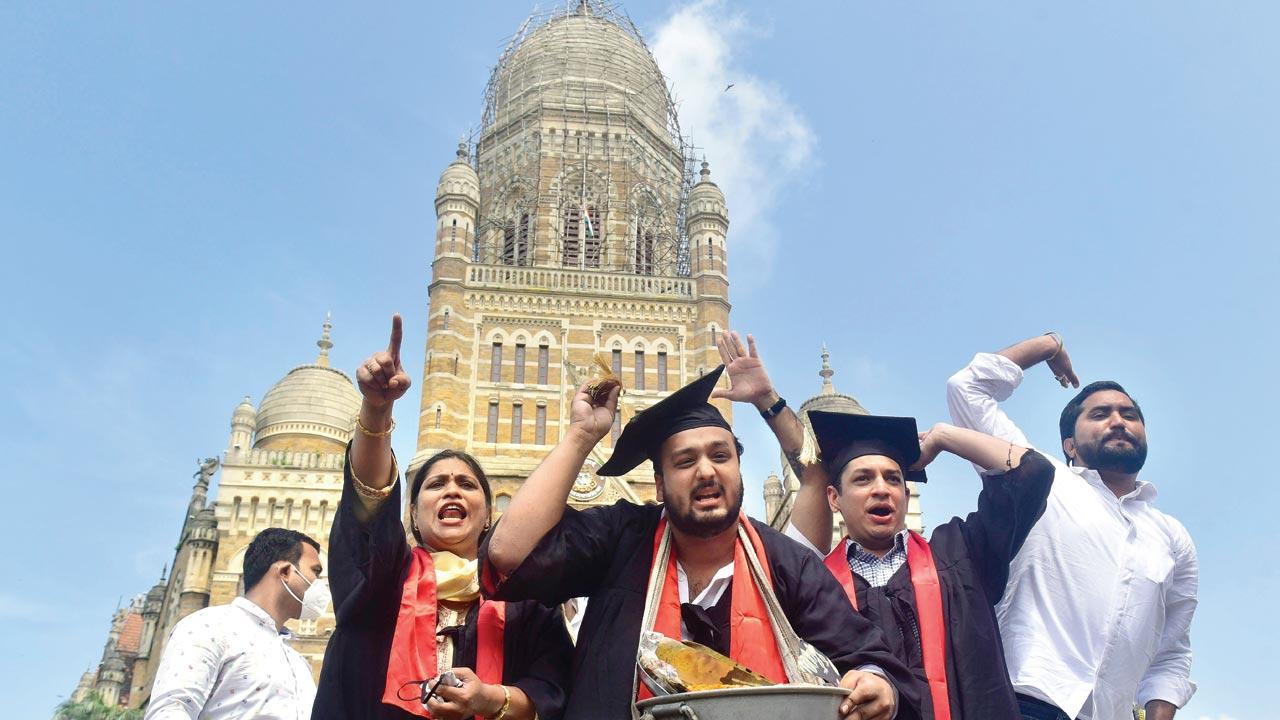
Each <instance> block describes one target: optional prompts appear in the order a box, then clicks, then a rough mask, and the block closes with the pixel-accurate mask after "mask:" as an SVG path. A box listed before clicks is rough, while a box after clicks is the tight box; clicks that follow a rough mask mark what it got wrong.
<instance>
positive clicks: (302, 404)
mask: <svg viewBox="0 0 1280 720" xmlns="http://www.w3.org/2000/svg"><path fill="white" fill-rule="evenodd" d="M359 410H360V393H358V392H357V391H356V389H355V386H354V385H352V384H351V378H349V377H347V374H346V373H344V372H342V371H341V370H335V369H334V368H330V367H323V366H320V365H302V366H300V367H296V368H294V369H292V370H290V371H289V374H288V375H285V376H284V379H283V380H281V381H280V382H278V383H276V384H275V387H272V388H271V389H270V390H268V391H267V394H266V395H264V396H263V397H262V404H261V405H260V406H259V407H258V417H257V426H256V428H255V435H254V438H255V441H254V447H256V448H262V449H268V450H300V451H316V452H341V451H342V448H343V447H344V446H345V445H346V444H347V441H348V440H350V439H351V426H352V418H354V417H355V416H356V413H357V412H359Z"/></svg>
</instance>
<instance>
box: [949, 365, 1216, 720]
mask: <svg viewBox="0 0 1280 720" xmlns="http://www.w3.org/2000/svg"><path fill="white" fill-rule="evenodd" d="M1022 377H1023V373H1022V369H1021V368H1020V367H1018V365H1017V364H1016V363H1014V362H1013V361H1011V360H1009V359H1008V358H1006V357H1004V356H1002V355H994V354H990V353H981V354H979V355H977V356H976V357H974V359H973V362H971V363H970V364H969V365H968V367H966V368H964V369H963V370H961V371H960V372H958V373H956V374H955V375H953V376H952V377H951V379H950V380H949V381H948V383H947V405H948V406H949V408H950V410H951V418H952V420H954V421H955V423H956V424H957V425H959V426H961V427H967V428H972V429H974V430H978V431H980V432H985V433H987V434H989V435H994V436H996V437H998V438H1001V439H1004V440H1007V441H1009V442H1011V443H1014V444H1016V445H1022V446H1024V447H1030V444H1029V443H1028V442H1027V438H1026V436H1025V435H1024V434H1023V433H1022V430H1020V429H1019V428H1018V426H1017V425H1015V424H1014V423H1013V421H1012V420H1010V419H1009V417H1008V416H1007V415H1005V413H1004V410H1002V409H1001V408H1000V405H999V401H1002V400H1005V399H1006V398H1008V397H1009V396H1010V395H1011V394H1012V393H1013V391H1014V389H1016V388H1017V387H1018V385H1019V384H1020V383H1021V382H1022ZM1051 461H1052V462H1053V464H1054V466H1055V469H1056V472H1055V474H1054V479H1053V490H1052V491H1051V492H1050V493H1049V499H1048V502H1047V504H1046V507H1045V511H1044V515H1042V516H1041V518H1040V520H1039V522H1037V523H1036V525H1035V527H1033V528H1032V529H1031V532H1030V534H1028V535H1027V539H1026V542H1025V543H1024V544H1023V546H1022V550H1020V551H1019V552H1018V555H1017V557H1015V558H1014V560H1013V563H1012V564H1011V565H1010V567H1009V584H1008V585H1007V586H1006V588H1005V593H1004V597H1003V598H1001V600H1000V603H999V604H998V605H997V606H996V618H997V620H999V622H1000V637H1001V639H1002V640H1003V644H1004V654H1005V660H1006V661H1007V663H1008V665H1009V677H1010V679H1011V680H1012V681H1013V687H1014V689H1015V690H1017V691H1018V692H1020V693H1024V694H1027V695H1031V696H1033V697H1036V698H1039V699H1041V700H1044V701H1046V702H1050V703H1052V704H1054V705H1056V706H1057V707H1058V708H1059V709H1061V710H1062V711H1063V712H1065V713H1066V714H1067V716H1068V717H1076V718H1082V719H1083V720H1125V719H1128V718H1131V717H1132V710H1133V705H1134V703H1135V702H1136V703H1137V704H1138V705H1146V703H1147V702H1148V701H1150V700H1165V701H1167V702H1171V703H1173V704H1174V705H1177V706H1178V707H1182V706H1183V705H1184V704H1186V702H1187V701H1188V700H1190V699H1191V695H1192V694H1193V693H1194V692H1195V690H1196V685H1195V683H1194V682H1192V681H1191V677H1190V675H1191V618H1192V616H1193V615H1194V614H1195V610H1196V595H1197V585H1198V581H1199V564H1198V561H1197V559H1196V549H1195V545H1194V544H1192V542H1191V536H1190V534H1188V533H1187V530H1186V528H1184V527H1183V526H1182V524H1181V523H1179V522H1178V521H1177V520H1175V519H1174V518H1172V517H1170V516H1169V515H1166V514H1164V513H1162V512H1160V511H1159V510H1157V509H1156V507H1155V504H1154V503H1155V499H1156V489H1155V487H1154V486H1152V485H1151V483H1148V482H1143V481H1141V480H1140V481H1138V487H1137V488H1136V489H1135V490H1134V491H1133V492H1131V493H1129V494H1128V495H1125V496H1124V497H1116V495H1115V493H1113V492H1111V490H1110V489H1109V488H1108V487H1107V486H1106V485H1105V484H1104V483H1103V482H1102V478H1101V477H1100V476H1099V475H1098V473H1097V472H1095V471H1093V470H1089V469H1085V468H1079V467H1068V466H1067V465H1065V464H1063V463H1061V462H1059V461H1056V460H1052V458H1051Z"/></svg>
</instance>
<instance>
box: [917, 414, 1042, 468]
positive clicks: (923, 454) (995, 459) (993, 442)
mask: <svg viewBox="0 0 1280 720" xmlns="http://www.w3.org/2000/svg"><path fill="white" fill-rule="evenodd" d="M942 452H949V453H951V454H952V455H956V456H958V457H961V458H964V459H965V460H968V461H969V462H971V463H973V464H974V465H977V466H979V467H981V468H983V469H984V470H987V471H990V472H996V473H1003V472H1008V471H1010V470H1012V469H1014V468H1016V467H1018V465H1019V464H1020V463H1021V462H1022V456H1023V455H1024V454H1025V453H1026V452H1027V449H1026V448H1025V447H1020V446H1018V445H1016V444H1014V443H1011V442H1009V441H1008V440H1002V439H1000V438H997V437H993V436H991V435H987V434H985V433H980V432H978V431H976V430H969V429H967V428H961V427H956V426H955V425H948V424H946V423H938V424H937V425H934V426H933V427H932V428H930V429H929V430H928V431H926V432H922V433H920V460H919V461H917V462H916V464H915V465H913V466H912V467H911V469H912V470H919V469H921V468H923V467H924V466H926V465H928V464H929V463H931V462H933V460H934V458H936V457H938V454H939V453H942Z"/></svg>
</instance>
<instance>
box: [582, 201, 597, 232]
mask: <svg viewBox="0 0 1280 720" xmlns="http://www.w3.org/2000/svg"><path fill="white" fill-rule="evenodd" d="M582 217H583V219H585V220H586V221H587V237H589V238H591V237H595V236H596V229H595V228H594V227H592V226H591V213H589V212H587V206H586V205H583V206H582Z"/></svg>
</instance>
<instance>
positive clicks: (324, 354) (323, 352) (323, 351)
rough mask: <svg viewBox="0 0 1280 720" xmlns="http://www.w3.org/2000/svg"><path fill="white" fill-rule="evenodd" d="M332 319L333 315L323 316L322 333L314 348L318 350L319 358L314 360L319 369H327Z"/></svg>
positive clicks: (331, 345)
mask: <svg viewBox="0 0 1280 720" xmlns="http://www.w3.org/2000/svg"><path fill="white" fill-rule="evenodd" d="M332 317H333V313H325V314H324V332H323V333H322V334H321V335H320V339H319V340H317V341H316V347H318V348H320V357H318V358H316V364H317V365H319V366H320V367H329V348H331V347H333V342H332V341H330V340H329V331H330V330H332V329H333V323H332V322H331V319H332Z"/></svg>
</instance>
